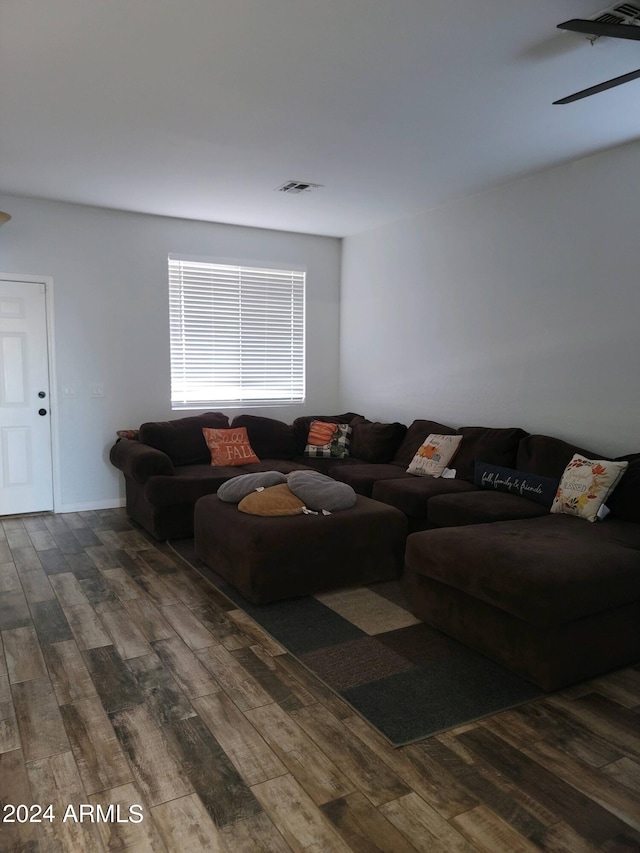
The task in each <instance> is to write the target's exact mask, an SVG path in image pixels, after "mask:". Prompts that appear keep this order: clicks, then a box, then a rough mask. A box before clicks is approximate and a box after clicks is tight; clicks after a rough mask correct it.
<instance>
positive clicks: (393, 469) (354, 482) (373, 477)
mask: <svg viewBox="0 0 640 853" xmlns="http://www.w3.org/2000/svg"><path fill="white" fill-rule="evenodd" d="M329 470H330V472H331V476H332V477H334V478H335V479H336V480H340V481H341V482H343V483H348V484H349V485H350V486H353V488H354V490H355V491H356V492H357V493H358V494H359V495H363V496H364V497H365V498H370V497H371V496H372V492H373V486H374V484H375V483H377V482H378V481H379V480H397V479H398V478H405V477H406V478H407V479H409V480H415V479H416V478H415V477H414V476H413V474H407V472H406V471H405V470H404V469H403V468H399V467H398V466H397V465H392V464H391V463H389V464H388V465H371V464H369V463H366V462H365V463H363V464H362V465H340V466H335V467H332V468H330V469H329Z"/></svg>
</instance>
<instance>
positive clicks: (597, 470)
mask: <svg viewBox="0 0 640 853" xmlns="http://www.w3.org/2000/svg"><path fill="white" fill-rule="evenodd" d="M628 466H629V463H628V462H610V461H608V460H606V459H587V458H586V457H585V456H581V455H580V454H579V453H574V455H573V457H572V458H571V461H570V462H569V464H568V465H567V467H566V468H565V471H564V474H563V475H562V478H561V480H560V485H559V486H558V491H557V493H556V496H555V499H554V501H553V504H552V506H551V512H554V513H565V514H566V515H575V516H578V517H579V518H584V519H585V520H586V521H597V519H598V511H599V509H600V507H601V506H602V505H603V504H604V503H605V501H606V500H607V498H608V497H609V495H610V494H611V493H612V492H613V490H614V489H615V487H616V485H617V484H618V482H619V481H620V479H621V478H622V475H623V474H624V473H625V471H626V469H627V468H628Z"/></svg>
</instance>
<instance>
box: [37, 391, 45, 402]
mask: <svg viewBox="0 0 640 853" xmlns="http://www.w3.org/2000/svg"><path fill="white" fill-rule="evenodd" d="M46 396H47V395H46V394H45V393H44V391H38V397H40V399H41V400H43V399H44V398H45V397H46Z"/></svg>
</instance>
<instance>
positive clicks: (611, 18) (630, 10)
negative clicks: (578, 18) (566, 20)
mask: <svg viewBox="0 0 640 853" xmlns="http://www.w3.org/2000/svg"><path fill="white" fill-rule="evenodd" d="M589 20H590V21H600V22H601V23H603V24H631V25H635V26H640V5H639V6H636V5H635V4H634V3H616V4H615V5H613V6H609V8H608V9H605V10H604V11H602V12H598V13H597V14H596V15H593V16H592V17H591V18H589Z"/></svg>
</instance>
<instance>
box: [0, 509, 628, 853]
mask: <svg viewBox="0 0 640 853" xmlns="http://www.w3.org/2000/svg"><path fill="white" fill-rule="evenodd" d="M0 631H1V638H2V643H1V644H0V802H1V803H2V810H1V813H0V820H2V822H1V823H0V850H1V851H2V853H9V851H12V853H18V851H21V853H36V851H39V853H57V851H69V853H93V851H105V850H110V851H111V850H113V851H125V850H126V851H131V853H142V851H154V853H169V852H170V851H175V853H198V851H205V850H206V851H223V853H263V852H264V853H284V852H285V851H292V850H293V851H304V853H346V851H353V853H380V852H381V851H382V853H416V851H419V853H439V851H442V853H465V851H467V852H470V851H487V853H502V851H504V853H526V851H539V850H545V851H550V853H551V851H553V853H561V851H564V853H587V851H596V850H599V851H606V853H622V851H639V850H640V667H635V668H634V667H631V668H628V669H626V670H623V671H620V672H617V673H614V674H611V675H608V676H606V677H603V678H598V679H595V680H593V681H591V682H589V683H587V684H583V685H580V686H578V687H574V688H571V689H568V690H564V691H562V692H560V693H556V694H554V695H550V696H548V697H545V698H544V699H542V700H539V701H536V702H532V703H530V704H528V705H525V706H522V707H519V708H517V709H514V710H510V711H507V712H503V713H500V714H497V715H496V716H494V717H491V718H489V719H485V720H482V721H481V722H478V723H473V724H471V725H466V726H462V727H459V728H457V729H455V730H453V731H449V732H447V733H446V734H442V735H438V736H436V737H433V738H431V739H428V740H426V741H423V742H421V743H418V744H414V745H411V746H407V747H402V748H400V749H393V748H392V747H390V746H389V745H388V744H387V743H386V742H385V741H384V739H383V738H382V737H381V736H380V735H379V734H378V733H377V732H376V731H375V730H374V729H372V728H371V727H370V726H369V725H368V724H367V723H366V722H365V721H364V720H363V719H362V718H361V717H359V716H358V715H356V714H355V713H354V712H353V711H352V709H351V708H349V707H348V706H347V705H346V704H344V703H343V702H342V701H341V700H340V699H338V698H337V697H335V696H334V695H333V694H332V693H331V692H330V691H328V690H327V689H326V688H325V687H324V686H323V685H322V684H321V683H319V682H317V681H315V680H314V679H313V677H312V676H310V675H309V674H308V672H307V671H306V670H305V669H304V668H303V667H302V666H301V665H300V664H299V663H298V662H297V661H296V660H295V659H294V658H292V657H291V656H290V655H289V654H287V653H286V651H285V650H284V649H283V648H282V647H280V646H279V645H278V644H277V643H275V642H274V641H273V640H272V639H271V638H270V637H268V636H266V635H265V634H264V632H263V631H262V630H261V629H260V628H259V627H258V626H257V625H256V624H255V623H253V622H252V621H251V620H250V619H249V618H248V617H247V616H246V615H245V614H244V613H243V612H241V611H239V610H237V609H233V605H231V604H230V603H229V602H228V601H227V600H226V599H224V598H222V597H221V596H220V594H219V593H218V592H217V591H216V590H215V589H214V588H213V587H211V586H210V585H209V584H208V583H207V582H206V581H205V580H203V579H201V578H200V576H199V575H198V574H197V573H196V572H195V571H194V570H193V569H192V568H191V567H189V566H188V565H186V564H185V563H183V562H182V561H181V560H180V559H179V558H177V557H175V556H174V555H173V552H172V551H171V550H170V549H169V548H168V547H167V546H165V545H160V544H158V543H154V542H152V541H150V540H149V539H148V538H147V537H146V536H145V535H143V534H142V533H141V532H140V531H139V530H138V529H134V528H133V527H132V526H131V525H130V524H129V522H128V521H127V519H126V517H125V515H124V513H123V511H122V510H105V511H98V512H83V513H77V514H65V515H41V516H31V517H12V518H4V519H2V520H1V521H0ZM5 804H13V805H14V806H17V805H18V804H22V805H23V806H27V807H31V808H30V810H25V809H24V808H23V809H18V810H14V811H13V812H12V810H11V808H7V806H6V805H5ZM49 805H51V806H52V808H51V809H50V810H49V812H48V814H49V818H51V819H49V818H47V817H44V819H42V818H43V816H44V815H43V814H42V813H38V812H37V809H34V808H33V807H34V806H39V807H41V809H42V811H43V813H44V814H46V812H44V810H45V809H46V808H47V807H48V806H49ZM134 805H136V806H139V807H140V808H139V809H138V808H133V806H134ZM69 807H71V811H70V810H69ZM110 807H111V810H109V808H110ZM116 807H119V808H116ZM81 814H82V816H83V819H82V820H80V815H81ZM12 815H13V816H14V818H17V819H21V820H22V821H25V819H26V818H29V820H27V821H26V822H18V821H17V820H16V822H13V823H12V822H7V819H8V818H10V817H11V816H12ZM96 815H97V816H98V818H103V819H100V820H96V819H95V818H96ZM139 815H142V820H139ZM65 816H66V820H65V819H64V817H65ZM37 817H40V818H41V822H40V823H38V822H34V820H33V818H37ZM92 818H93V819H92ZM104 818H106V819H104ZM129 818H133V820H129ZM136 820H137V821H138V822H134V821H136Z"/></svg>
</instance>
